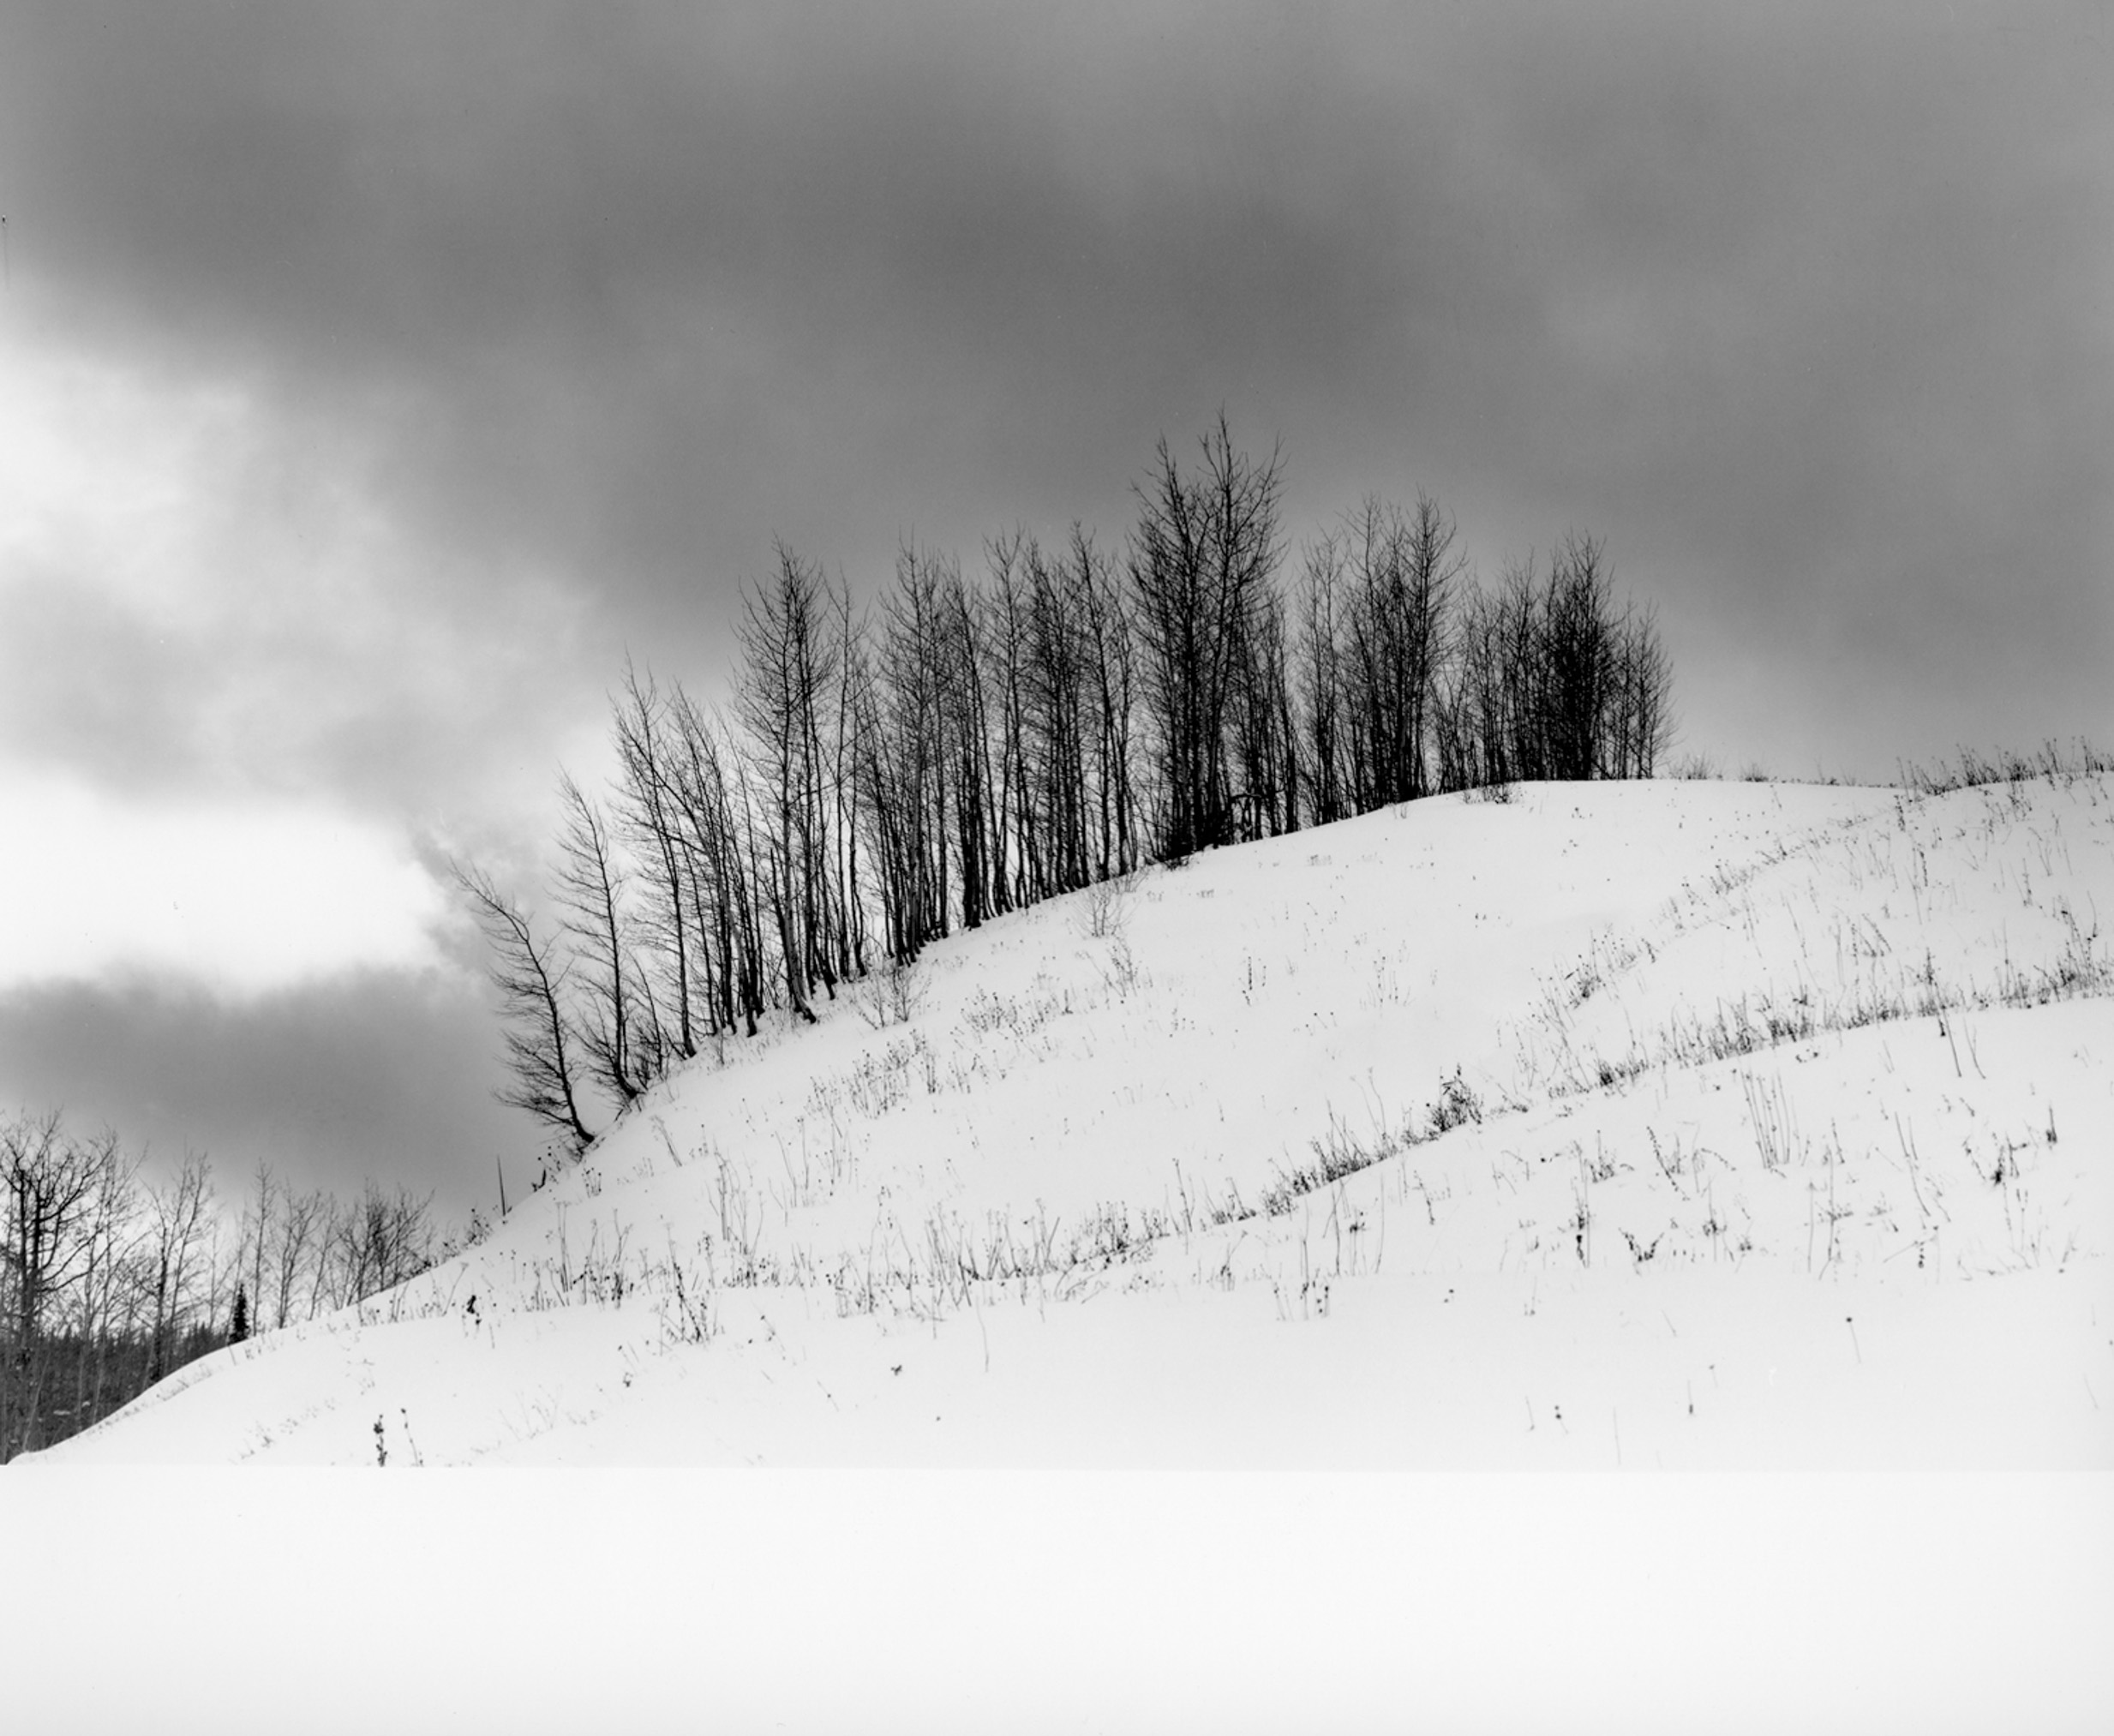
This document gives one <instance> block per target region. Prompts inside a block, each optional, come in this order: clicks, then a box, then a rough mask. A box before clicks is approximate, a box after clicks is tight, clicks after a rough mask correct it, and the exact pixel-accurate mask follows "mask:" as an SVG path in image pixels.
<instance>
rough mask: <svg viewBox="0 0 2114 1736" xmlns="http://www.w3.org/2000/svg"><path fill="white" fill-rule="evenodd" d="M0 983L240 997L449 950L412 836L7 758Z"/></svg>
mask: <svg viewBox="0 0 2114 1736" xmlns="http://www.w3.org/2000/svg"><path fill="white" fill-rule="evenodd" d="M0 812H4V813H5V814H6V816H7V828H6V839H7V841H6V845H5V847H4V849H0V989H8V988H15V987H20V986H23V985H28V984H33V983H43V982H52V981H62V980H94V979H110V978H117V977H124V976H129V975H134V974H142V975H172V976H177V977H181V978H186V979H191V980H194V981H196V982H198V983H201V984H202V985H206V986H207V987H208V988H211V989H213V990H214V991H217V992H219V993H221V994H225V995H232V996H245V995H254V994H259V993H263V992H266V991H271V990H273V989H279V988H284V987H288V986H290V985H295V984H297V983H302V982H306V981H310V980H313V979H316V978H320V977H327V976H331V975H333V974H337V973H342V972H346V971H350V970H356V969H374V968H381V969H389V968H397V969H416V968H420V967H425V966H428V965H431V964H434V963H436V962H438V961H439V959H440V954H439V951H438V949H437V948H436V946H435V944H434V938H433V934H434V927H435V925H438V924H439V923H440V922H441V921H443V920H445V919H446V900H445V898H444V896H443V895H442V893H441V891H440V888H439V887H438V886H437V885H436V884H435V883H434V880H433V878H432V877H431V876H430V875H428V873H427V872H426V871H425V870H424V869H423V868H422V866H421V865H420V864H419V863H418V861H417V860H416V858H415V857H414V855H413V854H412V853H411V851H410V847H409V846H408V845H407V844H406V843H405V841H404V840H402V839H400V838H398V837H395V836H392V835H391V834H390V833H389V832H388V831H387V830H386V829H384V828H382V827H380V826H379V825H376V824H374V823H372V822H368V821H364V820H361V819H358V818H355V817H351V816H349V815H346V814H343V813H339V812H335V811H331V810H329V809H327V808H324V807H320V806H315V805H298V804H288V803H264V802H255V801H250V802H245V801H242V800H237V799H187V800H184V801H183V802H181V803H177V802H171V803H165V804H153V803H145V802H139V801H133V800H120V799H114V798H112V797H111V796H108V795H105V794H104V793H100V792H99V791H96V790H94V789H93V788H91V787H87V786H86V785H83V784H81V783H78V782H73V781H60V780H57V779H54V778H51V777H49V776H39V775H32V774H24V773H21V772H17V771H12V770H9V769H6V768H3V767H0Z"/></svg>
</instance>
